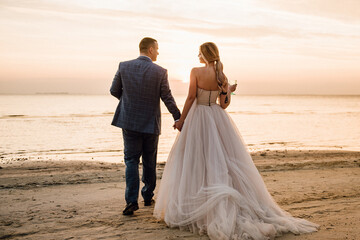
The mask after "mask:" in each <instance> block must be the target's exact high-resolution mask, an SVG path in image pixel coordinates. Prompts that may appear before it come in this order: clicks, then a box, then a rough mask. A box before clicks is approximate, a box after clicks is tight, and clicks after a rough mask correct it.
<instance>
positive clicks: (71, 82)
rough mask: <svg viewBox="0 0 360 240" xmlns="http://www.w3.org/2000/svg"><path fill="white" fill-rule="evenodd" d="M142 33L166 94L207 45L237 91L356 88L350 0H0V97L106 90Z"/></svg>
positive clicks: (358, 9)
mask: <svg viewBox="0 0 360 240" xmlns="http://www.w3.org/2000/svg"><path fill="white" fill-rule="evenodd" d="M145 36H149V37H153V38H155V39H157V40H158V42H159V53H160V55H159V57H158V61H157V64H159V65H161V66H163V67H165V68H167V69H168V73H169V79H170V81H171V83H170V84H171V86H173V88H174V92H175V93H180V92H186V91H187V89H186V87H187V84H186V82H188V77H189V72H190V70H191V68H192V67H196V66H201V65H200V64H199V63H198V58H197V55H198V48H199V45H200V44H201V43H203V42H206V41H212V42H215V43H216V44H217V45H218V47H219V50H220V55H221V60H222V62H223V64H224V72H225V74H227V76H228V78H229V79H230V81H231V82H234V80H235V79H236V80H237V82H238V85H239V87H238V92H239V93H240V94H360V1H359V0H298V1H289V0H223V1H219V0H217V1H214V0H206V1H202V0H198V1H194V0H188V1H166V0H157V1H155V0H153V1H149V0H126V1H125V0H124V1H121V0H104V1H100V0H42V1H41V0H26V1H25V0H0V93H2V94H6V93H11V94H13V93H16V94H22V93H26V94H31V93H37V92H69V93H81V94H108V92H109V88H110V85H111V81H112V78H113V76H114V74H115V72H116V70H117V67H118V63H119V62H120V61H124V60H129V59H133V58H136V57H137V56H138V54H139V53H138V43H139V41H140V40H141V39H142V38H143V37H145Z"/></svg>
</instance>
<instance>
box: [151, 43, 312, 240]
mask: <svg viewBox="0 0 360 240" xmlns="http://www.w3.org/2000/svg"><path fill="white" fill-rule="evenodd" d="M199 60H200V62H201V63H205V67H200V68H193V69H192V71H191V74H190V87H189V94H188V97H187V99H186V102H185V105H184V109H183V113H182V115H181V118H180V120H179V121H178V122H176V124H175V126H176V127H177V128H178V129H179V130H181V133H180V134H178V136H177V138H176V140H175V143H174V145H173V147H172V149H171V152H170V154H169V157H168V160H167V163H166V166H165V169H164V173H163V176H162V180H161V184H160V189H159V192H158V196H157V201H156V204H155V208H154V215H155V217H157V218H159V219H164V221H165V222H166V224H167V225H168V226H170V227H179V228H181V229H187V230H190V231H192V232H195V233H198V234H207V235H208V236H209V237H210V239H216V240H218V239H256V240H258V239H273V238H274V237H275V236H279V235H281V233H282V232H288V231H291V232H293V233H295V234H300V233H309V232H314V231H317V229H318V225H317V224H314V223H311V222H309V221H307V220H304V219H299V218H295V217H292V216H291V215H290V214H289V213H287V212H285V211H284V210H282V209H281V208H280V207H279V206H278V205H277V204H276V203H275V201H274V200H273V198H272V197H271V195H270V194H269V192H268V190H267V188H266V186H265V184H264V182H263V180H262V177H261V175H260V174H259V172H258V170H257V169H256V167H255V165H254V163H253V161H252V159H251V156H250V154H249V153H248V151H247V149H246V147H245V144H244V143H243V141H242V139H241V136H240V133H239V132H238V130H237V128H236V126H235V124H234V123H233V122H232V120H231V118H230V116H229V115H228V114H227V112H226V111H225V110H224V109H225V108H226V107H227V106H228V105H229V104H230V102H231V94H230V93H231V92H232V91H235V89H236V85H229V83H228V81H227V78H226V76H225V75H224V73H223V65H222V63H221V61H220V57H219V51H218V48H217V47H216V45H215V44H214V43H211V42H207V43H204V44H202V45H201V46H200V51H199ZM217 99H218V100H219V103H216V101H217Z"/></svg>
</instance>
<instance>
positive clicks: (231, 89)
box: [229, 83, 237, 92]
mask: <svg viewBox="0 0 360 240" xmlns="http://www.w3.org/2000/svg"><path fill="white" fill-rule="evenodd" d="M236 87H237V83H235V84H233V85H229V90H230V92H235V90H236Z"/></svg>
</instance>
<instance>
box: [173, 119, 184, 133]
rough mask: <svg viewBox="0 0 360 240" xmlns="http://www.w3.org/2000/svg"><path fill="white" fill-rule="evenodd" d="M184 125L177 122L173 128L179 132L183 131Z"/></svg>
mask: <svg viewBox="0 0 360 240" xmlns="http://www.w3.org/2000/svg"><path fill="white" fill-rule="evenodd" d="M183 124H184V123H183V122H180V121H176V122H175V123H174V125H173V127H174V129H177V130H179V131H181V129H182V126H183Z"/></svg>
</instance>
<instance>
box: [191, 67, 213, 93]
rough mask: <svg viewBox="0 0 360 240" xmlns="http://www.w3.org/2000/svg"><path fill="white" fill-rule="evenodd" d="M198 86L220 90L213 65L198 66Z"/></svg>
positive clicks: (209, 89) (210, 89)
mask: <svg viewBox="0 0 360 240" xmlns="http://www.w3.org/2000/svg"><path fill="white" fill-rule="evenodd" d="M196 80H197V81H196V82H197V84H196V85H197V87H198V88H202V89H205V90H208V91H216V90H218V89H219V88H218V83H217V81H216V73H215V69H214V66H213V65H207V66H205V67H199V68H196Z"/></svg>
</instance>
